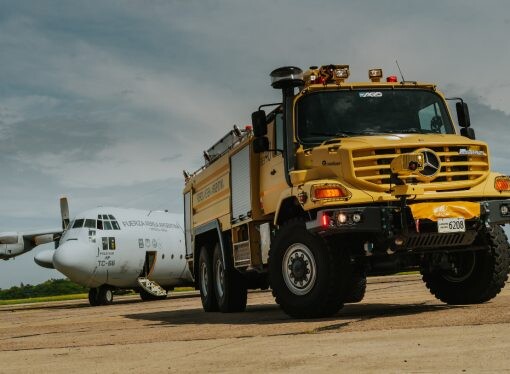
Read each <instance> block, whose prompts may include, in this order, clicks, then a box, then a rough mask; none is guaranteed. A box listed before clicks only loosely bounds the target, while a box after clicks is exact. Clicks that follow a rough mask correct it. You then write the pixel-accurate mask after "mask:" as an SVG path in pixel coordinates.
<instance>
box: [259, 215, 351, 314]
mask: <svg viewBox="0 0 510 374" xmlns="http://www.w3.org/2000/svg"><path fill="white" fill-rule="evenodd" d="M350 273H351V264H350V263H349V255H348V253H346V252H345V251H341V250H338V251H333V250H332V249H331V248H330V246H329V245H328V243H327V242H326V241H325V240H324V239H323V238H321V237H319V236H316V235H312V234H311V233H309V232H308V231H307V230H306V227H305V224H304V222H303V221H302V220H299V219H295V220H291V221H289V222H287V223H285V224H284V225H282V227H280V229H279V230H278V232H277V233H276V236H275V238H274V240H273V242H272V243H271V249H270V251H269V280H270V284H271V288H272V290H273V296H274V297H275V299H276V302H277V303H278V304H279V305H280V307H281V308H282V309H283V311H284V312H285V313H286V314H288V315H289V316H291V317H294V318H318V317H327V316H331V315H334V314H336V313H337V312H338V311H339V310H340V309H341V308H342V306H343V297H344V295H345V292H346V291H345V287H346V284H347V281H348V279H349V277H350Z"/></svg>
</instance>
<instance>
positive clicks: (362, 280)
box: [344, 271, 367, 304]
mask: <svg viewBox="0 0 510 374" xmlns="http://www.w3.org/2000/svg"><path fill="white" fill-rule="evenodd" d="M366 289H367V276H366V274H365V272H364V271H362V272H358V271H356V272H353V273H352V275H351V278H350V279H349V281H348V282H347V289H346V293H345V296H344V303H346V304H347V303H359V302H360V301H361V300H363V298H364V297H365V291H366Z"/></svg>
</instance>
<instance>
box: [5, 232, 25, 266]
mask: <svg viewBox="0 0 510 374" xmlns="http://www.w3.org/2000/svg"><path fill="white" fill-rule="evenodd" d="M25 251H26V249H25V240H24V239H23V235H21V234H19V233H17V232H6V233H2V234H0V258H1V259H4V260H6V259H8V258H10V257H14V256H17V255H20V254H22V253H23V252H25Z"/></svg>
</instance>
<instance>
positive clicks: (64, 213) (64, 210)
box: [60, 196, 69, 230]
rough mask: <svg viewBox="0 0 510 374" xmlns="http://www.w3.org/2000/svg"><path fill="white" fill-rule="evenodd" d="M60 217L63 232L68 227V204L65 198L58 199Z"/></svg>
mask: <svg viewBox="0 0 510 374" xmlns="http://www.w3.org/2000/svg"><path fill="white" fill-rule="evenodd" d="M60 216H61V217H62V229H64V230H65V229H67V226H69V204H68V203H67V197H65V196H63V197H61V198H60Z"/></svg>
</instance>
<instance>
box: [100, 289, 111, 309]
mask: <svg viewBox="0 0 510 374" xmlns="http://www.w3.org/2000/svg"><path fill="white" fill-rule="evenodd" d="M97 301H98V303H99V305H110V304H111V303H113V289H112V288H111V287H109V286H101V287H99V289H98V291H97Z"/></svg>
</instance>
